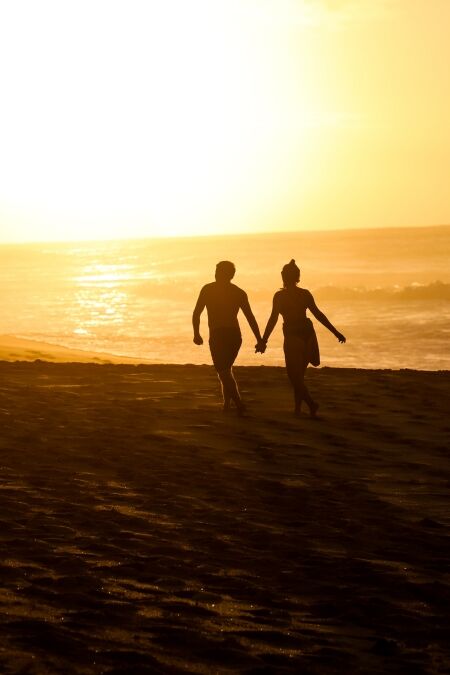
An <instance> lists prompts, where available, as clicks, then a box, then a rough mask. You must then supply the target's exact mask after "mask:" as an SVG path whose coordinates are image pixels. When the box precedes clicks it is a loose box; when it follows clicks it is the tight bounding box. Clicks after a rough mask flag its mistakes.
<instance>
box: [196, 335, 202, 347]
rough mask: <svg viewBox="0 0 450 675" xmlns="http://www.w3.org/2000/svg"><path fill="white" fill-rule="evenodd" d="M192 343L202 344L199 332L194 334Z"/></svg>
mask: <svg viewBox="0 0 450 675" xmlns="http://www.w3.org/2000/svg"><path fill="white" fill-rule="evenodd" d="M194 344H196V345H202V344H203V338H202V336H201V335H200V334H199V335H194Z"/></svg>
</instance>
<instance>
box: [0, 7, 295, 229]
mask: <svg viewBox="0 0 450 675" xmlns="http://www.w3.org/2000/svg"><path fill="white" fill-rule="evenodd" d="M44 5H45V6H46V8H47V10H48V12H49V13H50V14H51V17H52V24H51V27H50V28H49V27H48V26H46V25H45V24H44V20H43V19H42V13H41V10H42V7H41V4H39V6H37V5H36V6H33V5H30V6H29V14H28V19H27V21H25V22H24V21H23V20H22V19H20V22H21V28H22V31H21V34H22V41H23V44H26V45H27V49H26V50H24V49H22V47H21V45H14V44H12V42H10V43H9V44H8V46H7V48H5V46H4V47H3V49H4V51H8V50H9V56H10V59H11V60H12V62H13V63H14V68H12V69H11V71H10V73H9V75H7V76H6V77H7V78H9V82H8V81H7V83H6V84H7V85H9V87H10V88H14V91H15V97H16V105H15V106H14V107H12V108H10V109H9V118H8V119H7V120H6V121H7V126H8V130H9V133H8V134H5V138H3V139H2V140H3V149H2V152H3V153H6V154H7V156H8V158H9V160H10V161H9V163H8V170H7V171H6V170H5V171H4V172H3V174H2V176H1V179H2V186H3V187H2V192H3V193H4V194H6V195H7V196H8V200H9V202H10V203H12V204H13V205H14V204H15V203H19V202H20V205H21V208H22V209H25V210H28V211H29V212H30V213H32V214H33V218H34V219H35V220H36V221H40V223H41V225H42V224H44V223H46V224H47V227H48V229H49V231H51V230H52V228H53V229H54V230H55V234H56V230H58V229H59V231H60V233H61V234H62V235H63V237H64V235H65V234H66V235H67V234H69V235H70V236H72V237H73V235H74V234H76V235H77V236H78V237H79V238H81V239H84V238H96V237H100V238H101V237H102V236H108V235H113V236H114V235H116V234H119V235H120V234H126V232H127V228H129V227H130V222H133V221H135V222H142V221H143V218H145V224H144V227H145V228H146V229H147V232H150V233H152V234H164V235H179V234H190V233H202V232H208V228H210V227H211V225H212V223H211V218H212V217H213V214H214V217H215V218H216V219H217V214H218V213H219V214H222V217H223V221H224V222H223V223H215V225H219V226H220V225H221V224H222V225H224V224H225V223H226V221H227V219H229V216H230V212H231V211H236V212H238V211H240V210H241V211H242V212H243V213H245V198H248V194H249V193H252V191H253V192H256V191H258V190H260V189H261V181H262V182H263V183H264V181H266V180H267V176H266V173H267V172H266V164H267V161H271V162H273V161H274V160H275V162H276V156H275V157H273V156H271V150H272V149H274V148H275V149H276V145H277V141H279V135H280V133H282V128H281V127H282V120H280V115H279V112H280V110H279V106H280V95H281V97H282V99H283V100H282V101H281V103H284V94H283V92H282V91H281V89H282V86H283V83H280V81H279V80H277V78H276V77H275V71H274V66H275V65H276V64H275V62H274V61H273V53H271V49H270V41H269V42H268V41H267V39H268V36H269V33H268V28H269V27H268V26H267V24H264V22H262V23H261V26H262V30H261V29H260V30H258V31H255V30H252V22H254V19H255V17H254V15H250V14H248V13H243V12H242V11H240V9H239V3H233V2H231V3H229V5H225V4H222V3H216V2H209V1H208V2H207V1H206V0H195V1H194V2H190V3H186V2H184V1H182V0H178V1H174V0H171V1H170V0H169V1H168V2H164V3H160V2H154V3H132V4H131V5H130V6H127V8H126V9H125V5H120V4H117V3H106V2H100V3H99V2H94V3H92V11H91V9H90V11H89V17H90V20H89V23H86V14H85V12H84V11H83V7H84V6H83V3H81V9H76V8H75V6H72V8H71V9H70V11H69V10H68V9H67V6H66V5H65V4H64V3H44ZM77 7H78V5H77ZM130 7H131V9H130ZM90 8H91V5H90ZM133 10H134V11H133ZM11 11H12V10H11ZM44 17H45V13H44ZM47 18H48V16H47ZM14 19H16V21H19V17H18V16H11V17H10V20H11V21H13V20H14ZM261 26H260V28H261ZM3 37H4V38H6V39H7V38H8V36H7V35H5V36H3ZM31 55H33V57H32V58H31ZM11 57H12V58H11ZM275 70H276V68H275ZM4 77H5V75H4ZM19 82H21V83H26V86H22V87H21V88H20V90H19V86H18V83H19ZM18 110H19V116H17V112H18ZM31 110H32V114H30V111H31ZM3 114H7V112H4V113H3ZM3 166H5V165H3ZM244 197H245V198H244ZM8 200H6V204H8ZM2 201H3V204H4V203H5V200H2ZM230 204H232V206H230ZM222 205H223V206H222ZM11 215H14V209H12V211H11ZM64 227H66V232H64ZM50 233H51V232H50Z"/></svg>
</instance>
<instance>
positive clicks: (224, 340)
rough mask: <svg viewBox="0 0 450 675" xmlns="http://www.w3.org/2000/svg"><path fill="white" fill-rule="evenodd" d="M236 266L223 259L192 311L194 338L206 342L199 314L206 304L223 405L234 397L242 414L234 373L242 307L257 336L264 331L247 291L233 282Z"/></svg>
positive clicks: (197, 342)
mask: <svg viewBox="0 0 450 675" xmlns="http://www.w3.org/2000/svg"><path fill="white" fill-rule="evenodd" d="M235 272H236V268H235V266H234V264H233V263H232V262H229V261H228V260H222V261H221V262H219V263H218V264H217V266H216V275H215V277H216V280H215V281H213V282H212V283H210V284H206V286H203V288H202V290H201V291H200V295H199V296H198V300H197V304H196V305H195V309H194V313H193V315H192V325H193V328H194V342H195V344H196V345H202V344H203V338H202V336H201V335H200V316H201V313H202V312H203V310H204V309H205V307H206V310H207V312H208V325H209V348H210V350H211V356H212V360H213V364H214V367H215V369H216V370H217V374H218V376H219V379H220V383H221V385H222V396H223V409H224V411H227V410H229V409H230V405H231V401H234V404H235V406H236V408H237V411H238V413H239V414H243V412H244V409H245V407H244V404H243V403H242V400H241V397H240V394H239V390H238V387H237V384H236V380H235V379H234V376H233V370H232V368H233V364H234V361H235V359H236V357H237V355H238V352H239V349H240V347H241V344H242V337H241V330H240V327H239V321H238V318H237V315H238V312H239V310H240V309H242V311H243V313H244V316H245V318H246V319H247V321H248V323H249V326H250V328H251V329H252V331H253V333H254V334H255V337H256V340H257V342H258V343H259V342H260V341H261V333H260V332H259V328H258V324H257V323H256V319H255V317H254V316H253V312H252V310H251V308H250V304H249V301H248V298H247V293H245V291H243V290H242V289H241V288H238V287H237V286H235V284H232V283H231V279H232V278H233V277H234V274H235Z"/></svg>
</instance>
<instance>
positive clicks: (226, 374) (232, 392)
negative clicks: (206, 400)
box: [218, 368, 244, 412]
mask: <svg viewBox="0 0 450 675" xmlns="http://www.w3.org/2000/svg"><path fill="white" fill-rule="evenodd" d="M218 375H219V379H220V383H221V385H222V396H223V409H224V410H229V409H230V403H231V401H234V404H235V406H236V408H237V410H238V412H243V411H244V404H243V403H242V399H241V395H240V394H239V389H238V386H237V382H236V380H235V379H234V375H233V370H232V368H224V369H222V370H219V371H218Z"/></svg>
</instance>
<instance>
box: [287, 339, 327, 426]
mask: <svg viewBox="0 0 450 675" xmlns="http://www.w3.org/2000/svg"><path fill="white" fill-rule="evenodd" d="M284 356H285V360H286V371H287V374H288V377H289V379H290V381H291V384H292V387H293V389H294V400H295V408H294V412H295V414H296V415H300V413H301V407H302V401H305V402H306V404H307V405H308V407H309V411H310V415H311V417H315V416H316V413H317V409H318V407H319V406H318V405H317V403H315V401H313V399H312V398H311V395H310V393H309V391H308V388H307V386H306V385H305V382H304V377H305V372H306V367H307V365H308V364H307V361H306V358H305V343H304V341H303V340H302V339H301V338H299V337H297V336H287V337H285V340H284Z"/></svg>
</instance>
